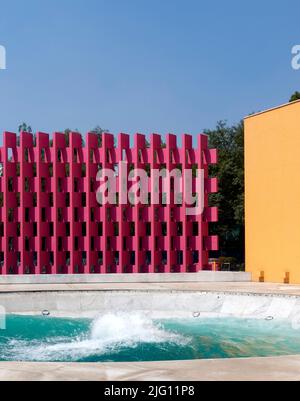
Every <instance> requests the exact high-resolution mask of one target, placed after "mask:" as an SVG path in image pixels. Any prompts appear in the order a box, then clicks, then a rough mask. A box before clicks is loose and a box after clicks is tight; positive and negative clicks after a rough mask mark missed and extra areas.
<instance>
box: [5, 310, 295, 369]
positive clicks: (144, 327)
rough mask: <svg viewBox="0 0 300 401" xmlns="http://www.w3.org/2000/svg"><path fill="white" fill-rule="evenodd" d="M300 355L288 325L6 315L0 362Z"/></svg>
mask: <svg viewBox="0 0 300 401" xmlns="http://www.w3.org/2000/svg"><path fill="white" fill-rule="evenodd" d="M287 354H289V355H291V354H300V336H299V330H294V329H293V327H292V325H291V323H289V322H287V321H275V320H274V321H264V320H263V321H262V320H254V319H250V320H248V319H237V318H216V319H206V318H201V317H199V318H197V319H196V318H193V319H192V318H191V319H177V320H171V319H166V320H161V321H153V320H151V319H150V318H149V317H147V315H144V314H140V313H108V314H104V315H101V316H99V317H98V318H97V319H95V320H94V321H91V320H88V319H55V318H51V317H50V318H49V317H42V316H41V317H31V316H26V317H25V316H8V319H7V329H6V330H0V360H2V361H41V362H43V361H44V362H46V361H47V362H48V361H49V362H56V361H57V362H75V361H76V362H111V361H113V362H125V361H126V362H130V361H132V362H134V361H163V360H188V359H207V358H239V357H251V356H275V355H287Z"/></svg>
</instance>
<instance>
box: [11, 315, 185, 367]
mask: <svg viewBox="0 0 300 401" xmlns="http://www.w3.org/2000/svg"><path fill="white" fill-rule="evenodd" d="M160 343H175V344H177V345H183V344H186V343H187V339H186V338H184V337H183V336H181V335H178V334H175V333H172V332H168V331H166V330H164V329H163V327H162V326H161V325H159V324H156V323H154V322H153V321H152V320H151V319H149V318H148V317H146V316H145V315H142V314H139V313H117V314H115V313H108V314H105V315H102V316H99V317H98V318H97V319H95V320H94V321H93V323H92V325H91V328H90V332H89V334H88V335H86V336H84V337H79V338H76V339H73V340H72V341H69V342H66V339H65V338H64V339H61V338H60V339H59V338H54V339H53V338H49V339H47V340H46V341H43V342H41V341H35V342H33V341H31V342H26V341H19V340H11V341H10V342H9V347H8V348H9V359H10V360H14V361H70V360H71V361H76V360H80V359H84V358H89V357H91V356H93V355H97V356H101V355H105V354H107V353H111V352H118V351H119V350H121V349H122V348H125V347H130V348H135V347H137V346H138V345H139V344H160Z"/></svg>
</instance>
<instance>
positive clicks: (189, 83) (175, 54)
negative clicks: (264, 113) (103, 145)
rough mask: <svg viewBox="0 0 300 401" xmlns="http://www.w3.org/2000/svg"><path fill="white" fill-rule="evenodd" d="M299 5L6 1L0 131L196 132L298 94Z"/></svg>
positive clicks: (193, 0)
mask: <svg viewBox="0 0 300 401" xmlns="http://www.w3.org/2000/svg"><path fill="white" fill-rule="evenodd" d="M295 44H300V2H299V0H298V1H285V2H283V1H258V0H252V1H230V0H227V1H224V0H220V1H200V0H151V1H150V0H148V1H147V0H105V1H104V0H43V1H42V0H26V1H25V0H9V1H8V0H1V3H0V45H4V46H5V47H6V50H7V68H8V69H7V70H6V71H0V131H1V132H2V131H4V130H10V131H15V130H16V129H17V127H18V124H19V123H20V122H22V121H26V122H28V123H30V124H31V125H32V127H33V129H34V130H35V131H36V130H41V131H46V132H53V131H58V130H63V129H65V128H67V127H69V128H71V129H76V128H77V129H79V130H80V131H82V132H84V133H85V132H86V131H88V130H89V129H91V128H93V127H94V126H95V125H97V124H99V125H101V126H102V127H103V128H107V129H110V131H111V132H114V133H118V132H120V131H122V132H128V133H131V134H132V133H135V132H143V133H146V134H148V133H151V132H159V133H162V134H165V133H167V132H174V133H176V134H180V133H182V132H189V133H192V134H196V133H198V132H201V131H202V130H203V129H204V128H213V127H214V126H215V124H216V122H217V121H218V120H220V119H227V120H228V121H229V122H230V123H234V122H237V121H238V120H239V119H241V118H242V117H243V116H245V115H247V114H249V113H251V112H253V111H259V110H262V109H265V108H269V107H272V106H276V105H278V104H281V103H284V102H286V101H287V100H288V99H289V96H290V95H291V93H292V92H294V91H295V90H300V71H298V72H297V71H294V70H292V68H291V48H292V46H293V45H295Z"/></svg>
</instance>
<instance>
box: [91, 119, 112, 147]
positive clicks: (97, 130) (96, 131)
mask: <svg viewBox="0 0 300 401" xmlns="http://www.w3.org/2000/svg"><path fill="white" fill-rule="evenodd" d="M91 132H92V133H93V134H97V136H98V146H99V148H101V146H102V135H103V134H104V133H109V130H106V129H103V128H101V127H100V126H99V125H97V126H96V127H95V128H94V129H92V131H91Z"/></svg>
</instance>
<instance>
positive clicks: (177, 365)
mask: <svg viewBox="0 0 300 401" xmlns="http://www.w3.org/2000/svg"><path fill="white" fill-rule="evenodd" d="M0 380H1V381H89V380H91V381H107V380H108V381H110V380H116V381H147V380H149V381H153V380H157V381H178V380H184V381H232V380H234V381H300V357H298V356H291V357H278V358H252V359H223V360H206V361H205V360H201V361H182V362H150V363H106V364H78V363H73V364H72V363H18V362H5V363H0Z"/></svg>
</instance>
